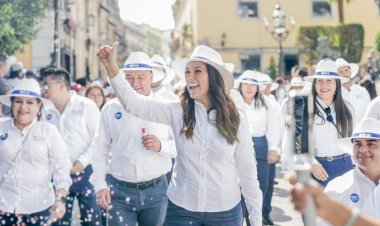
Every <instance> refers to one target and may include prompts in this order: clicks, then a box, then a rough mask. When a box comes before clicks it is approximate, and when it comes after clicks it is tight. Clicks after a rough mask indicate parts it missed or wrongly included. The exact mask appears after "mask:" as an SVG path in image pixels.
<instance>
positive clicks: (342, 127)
mask: <svg viewBox="0 0 380 226" xmlns="http://www.w3.org/2000/svg"><path fill="white" fill-rule="evenodd" d="M335 81H336V90H335V94H334V99H333V104H334V107H335V113H336V123H335V127H336V129H337V130H338V134H339V135H340V138H342V137H349V136H351V134H352V127H353V122H352V121H353V119H352V114H351V112H350V110H349V109H348V107H347V105H346V102H345V101H344V100H343V97H342V85H341V82H340V80H339V79H335ZM315 85H316V79H314V80H313V88H312V93H313V98H314V116H316V115H317V116H318V117H320V118H321V119H322V123H321V124H324V123H325V122H326V120H325V118H324V117H323V114H322V113H321V112H320V111H319V108H318V104H317V101H318V100H317V96H318V94H317V91H316V88H315Z"/></svg>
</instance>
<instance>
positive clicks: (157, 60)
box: [150, 55, 175, 85]
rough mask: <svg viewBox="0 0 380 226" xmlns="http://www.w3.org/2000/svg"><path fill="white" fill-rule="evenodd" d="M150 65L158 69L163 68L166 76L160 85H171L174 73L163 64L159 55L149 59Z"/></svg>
mask: <svg viewBox="0 0 380 226" xmlns="http://www.w3.org/2000/svg"><path fill="white" fill-rule="evenodd" d="M150 64H151V66H152V67H159V68H163V69H164V70H165V73H166V75H165V77H164V78H163V80H162V83H161V84H162V85H167V84H169V83H171V82H172V81H173V79H174V77H175V73H174V71H173V70H172V69H171V68H170V67H168V65H167V64H166V63H165V60H164V58H162V57H161V56H159V55H154V56H152V58H151V59H150Z"/></svg>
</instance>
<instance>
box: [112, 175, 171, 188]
mask: <svg viewBox="0 0 380 226" xmlns="http://www.w3.org/2000/svg"><path fill="white" fill-rule="evenodd" d="M113 179H114V180H116V182H117V183H118V184H120V185H121V186H124V187H128V188H134V189H137V190H145V189H148V188H151V187H154V186H156V185H157V184H158V183H160V182H161V181H163V180H164V179H165V175H162V176H160V177H157V178H154V179H152V180H149V181H144V182H138V183H132V182H126V181H121V180H118V179H116V178H114V177H113Z"/></svg>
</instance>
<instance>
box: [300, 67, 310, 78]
mask: <svg viewBox="0 0 380 226" xmlns="http://www.w3.org/2000/svg"><path fill="white" fill-rule="evenodd" d="M307 74H308V70H307V68H305V67H301V68H300V69H299V71H298V76H300V77H306V76H307Z"/></svg>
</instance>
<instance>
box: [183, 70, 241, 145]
mask: <svg viewBox="0 0 380 226" xmlns="http://www.w3.org/2000/svg"><path fill="white" fill-rule="evenodd" d="M206 69H207V73H208V78H209V91H208V95H209V96H210V102H211V103H212V107H211V108H212V109H216V122H214V124H215V126H216V127H217V128H218V131H219V133H220V134H221V135H222V136H223V137H224V138H226V140H227V142H228V143H229V144H233V143H234V142H235V141H239V140H238V137H237V134H238V130H239V125H240V117H239V112H238V110H237V108H236V106H235V103H234V102H233V101H232V99H231V97H230V96H229V95H228V94H227V92H226V89H225V86H224V81H223V78H222V76H221V75H220V73H219V72H218V71H217V70H216V69H215V68H214V67H212V66H210V65H209V64H207V63H206ZM180 99H181V106H182V109H183V115H182V118H183V128H182V129H181V134H185V136H186V138H188V139H189V138H192V137H193V133H194V127H195V124H196V118H195V102H194V99H192V98H191V97H190V94H189V91H188V90H187V89H185V90H184V92H183V94H182V95H181V97H180Z"/></svg>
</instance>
